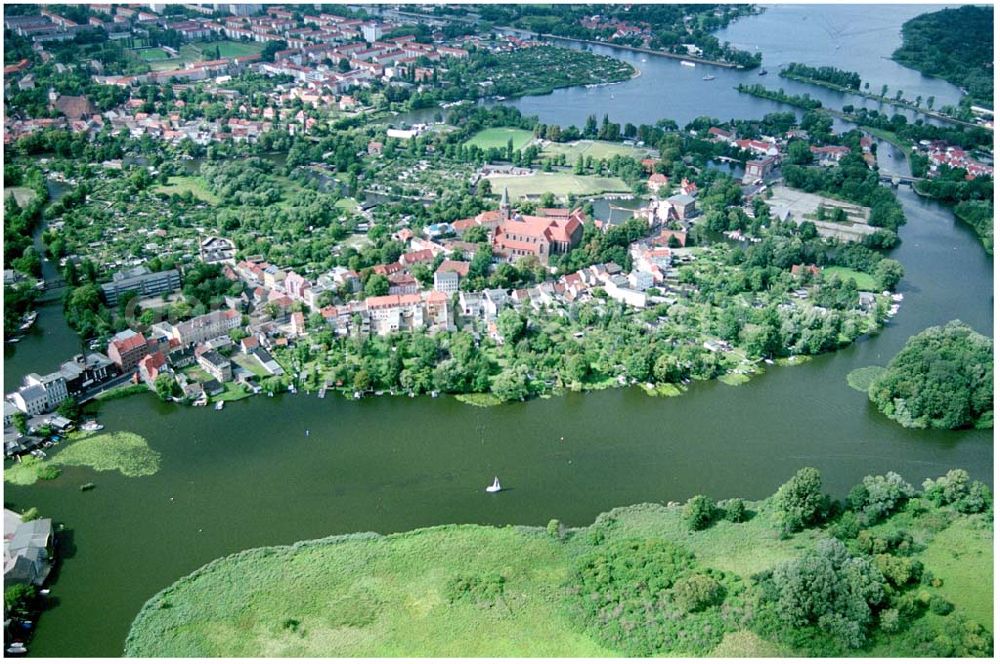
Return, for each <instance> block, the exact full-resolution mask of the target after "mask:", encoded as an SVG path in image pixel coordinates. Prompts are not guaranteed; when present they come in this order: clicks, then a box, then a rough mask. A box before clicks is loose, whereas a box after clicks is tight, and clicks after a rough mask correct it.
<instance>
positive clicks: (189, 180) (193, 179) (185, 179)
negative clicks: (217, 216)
mask: <svg viewBox="0 0 1000 664" xmlns="http://www.w3.org/2000/svg"><path fill="white" fill-rule="evenodd" d="M156 191H157V192H158V193H162V194H177V195H179V196H183V195H184V194H186V193H188V192H191V195H192V196H194V197H195V198H197V199H198V200H201V201H204V202H206V203H208V204H209V205H218V204H219V203H221V202H222V199H220V198H219V197H218V196H216V195H215V194H213V193H212V192H211V191H209V190H208V185H207V184H206V183H205V180H204V179H203V178H202V177H201V176H199V175H172V176H170V178H169V179H168V180H167V184H161V185H159V186H157V187H156Z"/></svg>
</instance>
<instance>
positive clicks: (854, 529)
mask: <svg viewBox="0 0 1000 664" xmlns="http://www.w3.org/2000/svg"><path fill="white" fill-rule="evenodd" d="M860 532H861V523H860V522H859V521H858V515H857V514H855V513H854V512H852V511H850V510H848V511H846V512H844V513H843V514H841V515H840V518H839V519H838V520H837V523H835V524H834V525H833V527H832V528H831V529H830V534H831V535H833V536H834V537H836V538H837V539H839V540H840V541H842V542H846V541H848V540H852V539H857V537H858V534H859V533H860Z"/></svg>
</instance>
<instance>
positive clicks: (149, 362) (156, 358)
mask: <svg viewBox="0 0 1000 664" xmlns="http://www.w3.org/2000/svg"><path fill="white" fill-rule="evenodd" d="M168 370H169V366H168V365H167V358H166V357H165V356H164V355H163V353H161V352H160V351H156V352H155V353H150V354H148V355H146V356H145V357H143V358H142V359H141V360H139V377H140V378H142V380H143V382H144V383H146V385H147V386H148V387H149V389H151V390H155V389H156V379H157V378H158V377H159V375H160V374H161V373H163V372H165V371H168Z"/></svg>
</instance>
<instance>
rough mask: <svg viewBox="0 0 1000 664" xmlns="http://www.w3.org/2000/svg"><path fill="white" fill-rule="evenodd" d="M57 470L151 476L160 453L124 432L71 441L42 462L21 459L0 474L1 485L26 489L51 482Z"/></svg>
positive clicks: (30, 458)
mask: <svg viewBox="0 0 1000 664" xmlns="http://www.w3.org/2000/svg"><path fill="white" fill-rule="evenodd" d="M60 466H87V467H89V468H93V469H94V470H98V471H103V470H116V471H118V472H119V473H121V474H122V475H124V476H125V477H144V476H146V475H153V474H155V473H156V472H157V471H158V470H159V469H160V453H159V452H157V451H156V450H154V449H152V448H151V447H150V446H149V442H147V441H146V439H145V438H143V437H142V436H139V435H137V434H134V433H129V432H127V431H119V432H116V433H109V434H100V435H96V436H86V437H83V438H71V442H70V443H69V444H68V445H67V446H66V447H64V448H63V449H61V450H59V452H56V453H55V454H53V455H52V456H51V457H49V458H48V459H46V460H44V461H42V460H40V459H36V458H35V457H33V456H24V457H23V458H22V461H21V462H20V463H16V464H14V465H12V466H11V467H10V468H7V469H5V470H4V474H3V479H4V482H10V483H11V484H16V485H20V486H29V485H31V484H34V483H35V482H37V481H38V480H39V479H43V480H50V479H55V478H56V477H58V476H59V473H60V472H61V469H60Z"/></svg>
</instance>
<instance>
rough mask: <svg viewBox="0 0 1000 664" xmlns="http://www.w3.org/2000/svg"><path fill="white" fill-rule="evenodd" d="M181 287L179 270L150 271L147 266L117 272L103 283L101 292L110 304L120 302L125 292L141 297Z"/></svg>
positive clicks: (113, 304)
mask: <svg viewBox="0 0 1000 664" xmlns="http://www.w3.org/2000/svg"><path fill="white" fill-rule="evenodd" d="M180 287H181V273H180V272H178V271H177V270H163V271H162V272H150V271H149V268H147V267H137V268H134V269H132V270H127V271H123V272H116V273H115V274H114V276H113V277H112V279H111V281H109V282H108V283H104V284H101V292H102V294H103V295H104V300H105V301H106V302H107V303H108V305H109V306H112V307H113V306H115V305H117V304H118V299H119V298H120V297H122V296H123V295H125V293H129V292H135V293H137V294H138V295H139V296H140V297H152V296H154V295H161V294H163V293H169V292H171V291H174V290H177V289H178V288H180Z"/></svg>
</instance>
